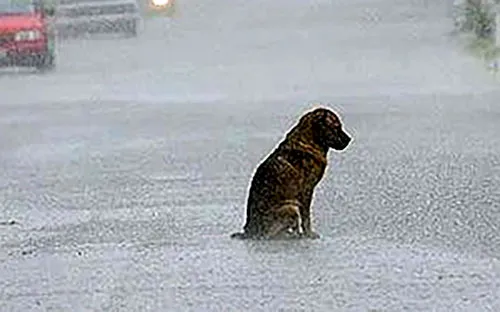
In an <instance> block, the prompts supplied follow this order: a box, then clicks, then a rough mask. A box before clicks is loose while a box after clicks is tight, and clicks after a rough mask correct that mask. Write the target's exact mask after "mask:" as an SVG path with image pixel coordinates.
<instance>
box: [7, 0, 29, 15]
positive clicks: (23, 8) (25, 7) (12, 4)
mask: <svg viewBox="0 0 500 312" xmlns="http://www.w3.org/2000/svg"><path fill="white" fill-rule="evenodd" d="M34 10H35V6H34V5H33V2H32V1H27V0H0V15H5V14H18V13H30V12H33V11H34Z"/></svg>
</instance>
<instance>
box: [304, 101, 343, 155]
mask: <svg viewBox="0 0 500 312" xmlns="http://www.w3.org/2000/svg"><path fill="white" fill-rule="evenodd" d="M299 124H302V125H303V126H304V127H306V128H308V130H309V131H311V132H312V139H313V141H314V142H315V143H316V144H318V145H320V146H323V147H325V148H333V149H335V150H338V151H341V150H343V149H345V148H346V147H347V146H348V145H349V143H350V142H351V137H350V136H349V135H348V134H347V133H346V132H345V131H344V130H343V129H342V123H341V121H340V118H339V117H338V116H337V114H335V113H334V112H333V111H332V110H330V109H328V108H323V107H320V108H316V109H314V110H313V111H310V112H308V113H306V114H305V115H304V116H302V118H301V119H300V121H299Z"/></svg>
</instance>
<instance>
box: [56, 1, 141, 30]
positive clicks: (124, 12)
mask: <svg viewBox="0 0 500 312" xmlns="http://www.w3.org/2000/svg"><path fill="white" fill-rule="evenodd" d="M141 19H142V18H141V14H140V10H139V5H138V4H137V1H136V0H59V1H58V3H57V7H56V18H55V23H56V29H57V32H58V34H60V35H62V36H67V35H80V34H88V33H116V32H121V33H125V34H127V35H130V36H136V35H137V30H138V24H139V22H140V21H141Z"/></svg>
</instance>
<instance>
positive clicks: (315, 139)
mask: <svg viewBox="0 0 500 312" xmlns="http://www.w3.org/2000/svg"><path fill="white" fill-rule="evenodd" d="M350 142H351V136H350V135H349V134H347V133H346V132H345V131H344V130H343V126H342V123H341V120H340V118H339V116H338V115H337V114H336V113H335V112H333V111H332V110H331V109H329V108H326V107H318V108H316V109H314V110H312V111H309V112H307V113H305V114H304V115H303V116H302V117H301V118H300V119H299V121H298V123H297V124H296V125H295V126H294V127H293V128H292V129H291V130H290V131H289V132H288V133H287V134H286V136H285V138H284V140H283V141H282V142H280V144H279V145H278V147H277V148H276V149H275V150H274V151H272V152H271V154H270V155H269V156H268V157H267V158H266V159H265V160H264V161H263V162H262V163H261V164H260V165H259V166H258V167H257V169H256V171H255V173H254V175H253V178H252V181H251V184H250V189H249V192H248V198H247V207H246V208H247V210H246V222H245V225H244V227H243V233H234V234H231V238H239V239H275V238H287V237H290V238H295V237H305V238H312V239H316V238H319V237H320V236H319V235H318V234H317V233H315V232H314V231H313V229H312V224H311V202H312V199H313V193H314V189H315V187H316V186H317V185H318V183H319V182H320V181H321V179H322V178H323V175H324V173H325V169H326V166H327V154H328V151H329V149H334V150H337V151H342V150H344V149H346V148H347V146H348V145H349V143H350Z"/></svg>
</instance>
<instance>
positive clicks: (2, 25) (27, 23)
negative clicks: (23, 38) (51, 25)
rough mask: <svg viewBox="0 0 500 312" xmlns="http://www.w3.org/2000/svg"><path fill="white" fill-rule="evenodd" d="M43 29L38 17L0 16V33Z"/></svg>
mask: <svg viewBox="0 0 500 312" xmlns="http://www.w3.org/2000/svg"><path fill="white" fill-rule="evenodd" d="M42 27H43V23H42V21H41V19H40V18H39V17H37V16H36V15H0V33H5V32H12V31H17V30H23V29H40V28H42Z"/></svg>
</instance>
